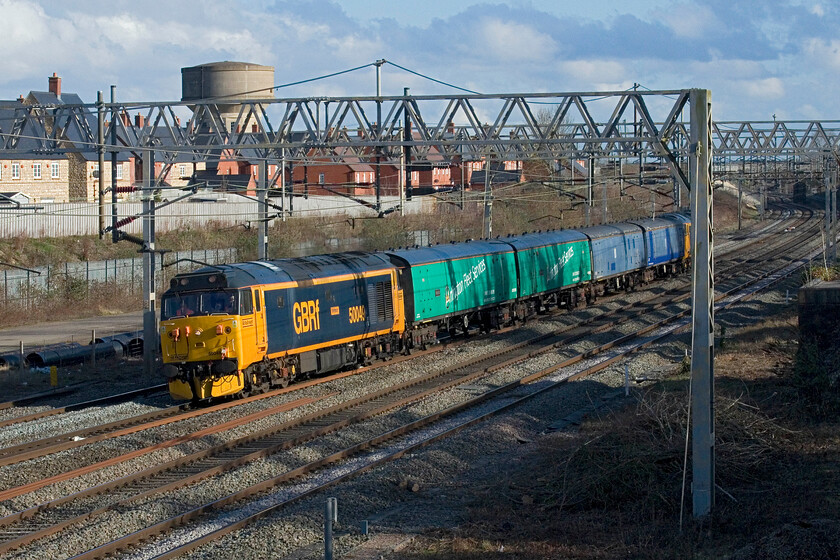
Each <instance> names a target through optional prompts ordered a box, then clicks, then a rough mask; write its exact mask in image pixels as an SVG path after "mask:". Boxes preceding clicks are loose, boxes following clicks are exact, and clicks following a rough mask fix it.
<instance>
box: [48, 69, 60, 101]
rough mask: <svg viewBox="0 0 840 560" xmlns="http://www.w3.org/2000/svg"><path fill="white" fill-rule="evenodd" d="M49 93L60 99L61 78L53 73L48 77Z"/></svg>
mask: <svg viewBox="0 0 840 560" xmlns="http://www.w3.org/2000/svg"><path fill="white" fill-rule="evenodd" d="M49 80H50V93H54V94H55V96H56V97H59V98H60V97H61V78H60V77H58V76H57V75H56V74H55V72H53V75H52V76H50V78H49Z"/></svg>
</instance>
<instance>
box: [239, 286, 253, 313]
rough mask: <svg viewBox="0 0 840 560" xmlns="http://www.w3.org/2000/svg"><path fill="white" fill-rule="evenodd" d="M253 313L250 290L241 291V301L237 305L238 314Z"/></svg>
mask: <svg viewBox="0 0 840 560" xmlns="http://www.w3.org/2000/svg"><path fill="white" fill-rule="evenodd" d="M252 313H254V300H253V299H252V296H251V292H250V290H245V291H243V292H242V301H241V302H240V305H239V314H240V315H251V314H252Z"/></svg>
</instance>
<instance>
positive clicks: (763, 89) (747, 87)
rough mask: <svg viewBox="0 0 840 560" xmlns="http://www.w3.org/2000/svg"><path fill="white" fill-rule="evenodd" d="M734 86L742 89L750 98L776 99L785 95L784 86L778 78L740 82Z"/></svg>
mask: <svg viewBox="0 0 840 560" xmlns="http://www.w3.org/2000/svg"><path fill="white" fill-rule="evenodd" d="M736 86H738V87H740V88H743V91H744V93H745V94H746V95H747V96H750V97H758V98H763V99H778V98H780V97H783V96H784V95H785V86H784V84H783V83H782V80H780V79H779V78H764V79H761V80H740V81H738V82H737V83H736Z"/></svg>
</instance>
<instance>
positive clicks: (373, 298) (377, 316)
mask: <svg viewBox="0 0 840 560" xmlns="http://www.w3.org/2000/svg"><path fill="white" fill-rule="evenodd" d="M368 314H369V316H370V318H371V320H375V321H376V322H378V323H383V322H386V321H392V320H393V319H394V305H393V297H392V294H391V282H390V281H386V282H377V283H376V284H368Z"/></svg>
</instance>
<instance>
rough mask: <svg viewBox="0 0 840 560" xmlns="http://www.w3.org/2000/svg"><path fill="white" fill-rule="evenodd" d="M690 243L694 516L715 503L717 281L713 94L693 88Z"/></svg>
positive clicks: (702, 514)
mask: <svg viewBox="0 0 840 560" xmlns="http://www.w3.org/2000/svg"><path fill="white" fill-rule="evenodd" d="M690 96H691V97H690V99H691V146H690V158H689V169H690V175H691V177H690V183H691V215H692V235H691V245H692V248H693V251H694V271H693V285H694V294H693V298H692V317H693V336H692V351H691V436H692V437H691V439H692V447H691V450H692V455H691V457H692V471H691V472H692V485H691V494H692V499H693V503H694V508H693V511H694V517H702V516H704V515H707V514H709V513H710V512H711V510H712V507H713V506H714V502H715V430H714V410H715V407H714V340H715V339H714V326H715V309H714V304H715V298H714V292H715V282H714V272H715V269H714V260H713V259H714V243H713V229H712V228H713V224H714V222H713V219H712V169H711V163H712V153H711V149H712V94H711V92H710V91H708V90H704V89H692V90H691V94H690Z"/></svg>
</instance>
